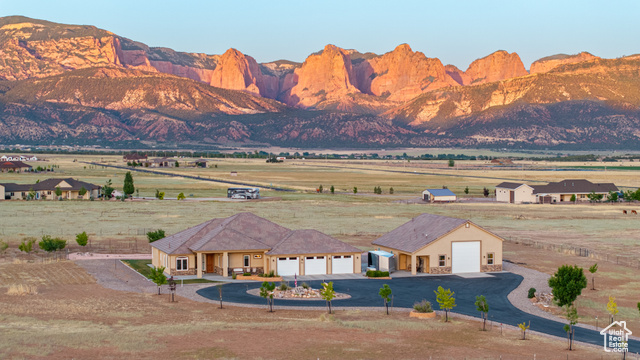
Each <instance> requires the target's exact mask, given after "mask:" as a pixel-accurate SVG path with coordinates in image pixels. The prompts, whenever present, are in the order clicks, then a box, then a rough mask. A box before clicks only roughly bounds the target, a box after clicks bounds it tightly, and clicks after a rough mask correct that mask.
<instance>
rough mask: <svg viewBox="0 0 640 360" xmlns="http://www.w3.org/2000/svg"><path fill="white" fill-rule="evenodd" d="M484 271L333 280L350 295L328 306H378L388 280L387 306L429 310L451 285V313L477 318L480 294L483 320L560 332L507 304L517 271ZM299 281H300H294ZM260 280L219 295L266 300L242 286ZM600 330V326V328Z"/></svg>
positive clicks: (318, 303)
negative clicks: (485, 311)
mask: <svg viewBox="0 0 640 360" xmlns="http://www.w3.org/2000/svg"><path fill="white" fill-rule="evenodd" d="M487 275H488V276H483V277H476V278H464V277H461V276H455V275H443V276H426V277H405V278H396V279H392V280H375V279H362V280H333V288H334V290H335V291H336V292H340V293H346V294H349V295H351V298H349V299H344V300H334V301H333V306H334V307H382V306H384V303H383V300H382V298H380V296H379V295H378V291H379V290H380V288H381V287H382V285H383V284H388V285H389V286H390V287H391V290H392V291H393V306H394V307H402V308H412V307H413V304H414V303H416V302H418V301H420V300H422V299H426V300H428V301H430V302H431V303H432V304H433V307H434V309H435V310H439V308H438V303H437V302H436V295H435V293H434V291H435V290H436V289H437V288H438V286H442V287H444V288H445V289H451V291H453V292H454V293H455V295H454V297H455V299H456V305H457V306H456V307H455V308H453V311H452V312H454V313H458V314H463V315H468V316H474V317H477V318H480V313H479V312H478V311H477V310H476V307H475V305H474V302H475V299H476V296H477V295H484V296H485V297H486V298H487V301H488V303H489V320H491V321H493V322H495V323H504V324H508V325H513V326H517V325H518V323H522V322H526V323H527V324H529V322H531V328H530V330H533V331H538V332H541V333H545V334H549V335H554V336H559V337H562V338H566V335H567V333H566V332H565V331H564V330H563V326H564V324H562V323H560V322H557V321H552V320H548V319H544V318H541V317H538V316H535V315H531V314H528V313H526V312H523V311H521V310H519V309H517V308H516V307H515V306H513V305H512V304H511V303H510V302H509V300H507V295H508V294H509V293H510V292H511V291H513V290H514V289H515V288H516V287H518V285H519V284H520V282H521V281H522V276H520V275H516V274H512V273H508V272H502V273H493V274H487ZM298 283H301V281H298ZM307 283H308V284H309V285H311V287H313V288H314V289H318V288H321V287H322V286H321V282H320V281H307ZM260 285H261V284H260V283H259V282H256V283H228V284H224V295H223V296H224V300H225V301H226V302H231V303H242V304H254V305H264V306H265V308H266V306H267V302H266V300H265V299H263V298H261V297H258V296H254V295H250V294H247V289H254V288H259V287H260ZM197 293H198V294H199V295H201V296H203V297H205V298H208V299H212V300H217V299H219V294H218V290H217V288H216V286H212V287H208V288H204V289H200V290H198V291H197ZM274 306H276V308H277V306H291V307H300V308H304V307H324V306H325V301H324V300H284V299H275V301H274ZM600 330H601V329H600ZM575 340H577V341H582V342H586V343H591V344H595V345H602V343H603V335H600V333H599V332H598V331H595V330H588V329H584V328H581V327H578V328H576V330H575ZM629 348H630V350H631V351H632V352H637V351H639V350H640V342H639V341H636V340H630V341H629Z"/></svg>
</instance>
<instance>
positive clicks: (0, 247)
mask: <svg viewBox="0 0 640 360" xmlns="http://www.w3.org/2000/svg"><path fill="white" fill-rule="evenodd" d="M8 248H9V244H7V243H6V242H4V241H2V240H0V254H4V252H5V251H7V249H8Z"/></svg>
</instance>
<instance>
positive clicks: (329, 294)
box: [320, 281, 336, 314]
mask: <svg viewBox="0 0 640 360" xmlns="http://www.w3.org/2000/svg"><path fill="white" fill-rule="evenodd" d="M320 296H321V297H322V298H323V299H324V300H325V301H326V302H327V307H328V308H329V314H331V300H333V298H335V297H336V292H335V291H334V290H333V281H329V283H324V282H323V283H322V290H320Z"/></svg>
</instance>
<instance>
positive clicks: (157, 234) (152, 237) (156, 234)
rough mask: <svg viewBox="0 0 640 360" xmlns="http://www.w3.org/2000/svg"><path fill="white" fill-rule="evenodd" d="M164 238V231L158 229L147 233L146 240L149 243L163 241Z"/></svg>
mask: <svg viewBox="0 0 640 360" xmlns="http://www.w3.org/2000/svg"><path fill="white" fill-rule="evenodd" d="M164 237H165V234H164V230H162V229H158V230H156V231H149V232H148V233H147V240H149V242H150V243H152V242H154V241H158V240H160V239H163V238H164Z"/></svg>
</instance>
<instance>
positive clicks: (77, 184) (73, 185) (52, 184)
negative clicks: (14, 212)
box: [1, 178, 100, 191]
mask: <svg viewBox="0 0 640 360" xmlns="http://www.w3.org/2000/svg"><path fill="white" fill-rule="evenodd" d="M62 182H65V183H66V184H61V183H62ZM1 185H3V186H4V188H5V191H30V190H31V189H33V190H36V191H42V190H55V188H56V187H58V186H60V189H61V190H67V191H69V190H71V191H75V190H80V189H82V188H83V187H84V188H85V189H86V190H95V189H100V186H98V185H94V184H90V183H88V182H84V181H80V180H75V179H73V178H66V179H46V180H43V181H40V182H39V183H36V184H15V183H4V184H1Z"/></svg>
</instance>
